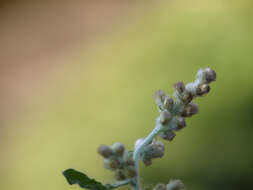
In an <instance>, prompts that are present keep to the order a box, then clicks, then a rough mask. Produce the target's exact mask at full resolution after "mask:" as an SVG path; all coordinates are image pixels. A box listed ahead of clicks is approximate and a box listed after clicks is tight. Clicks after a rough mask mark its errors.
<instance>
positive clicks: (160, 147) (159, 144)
mask: <svg viewBox="0 0 253 190" xmlns="http://www.w3.org/2000/svg"><path fill="white" fill-rule="evenodd" d="M156 146H157V147H158V148H159V149H160V150H162V151H163V152H164V150H165V148H164V144H163V143H162V142H161V141H156Z"/></svg>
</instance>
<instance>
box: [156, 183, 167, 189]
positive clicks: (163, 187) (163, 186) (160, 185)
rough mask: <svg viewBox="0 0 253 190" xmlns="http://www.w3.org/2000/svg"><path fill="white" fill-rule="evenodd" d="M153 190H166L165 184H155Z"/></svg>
mask: <svg viewBox="0 0 253 190" xmlns="http://www.w3.org/2000/svg"><path fill="white" fill-rule="evenodd" d="M153 190H166V185H165V184H162V183H160V184H157V185H156V186H155V187H154V188H153Z"/></svg>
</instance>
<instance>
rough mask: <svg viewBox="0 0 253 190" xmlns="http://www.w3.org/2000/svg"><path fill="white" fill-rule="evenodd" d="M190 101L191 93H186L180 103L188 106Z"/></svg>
mask: <svg viewBox="0 0 253 190" xmlns="http://www.w3.org/2000/svg"><path fill="white" fill-rule="evenodd" d="M192 99H193V95H192V93H190V92H186V93H185V94H184V95H183V97H182V102H184V103H185V104H188V103H190V102H191V101H192Z"/></svg>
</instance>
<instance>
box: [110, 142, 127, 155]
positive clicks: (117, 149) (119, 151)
mask: <svg viewBox="0 0 253 190" xmlns="http://www.w3.org/2000/svg"><path fill="white" fill-rule="evenodd" d="M112 150H113V152H114V153H115V154H116V155H117V156H120V157H121V156H123V154H124V151H125V146H124V145H123V144H121V143H119V142H117V143H114V144H113V145H112Z"/></svg>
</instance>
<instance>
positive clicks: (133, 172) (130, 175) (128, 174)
mask: <svg viewBox="0 0 253 190" xmlns="http://www.w3.org/2000/svg"><path fill="white" fill-rule="evenodd" d="M125 175H126V177H127V178H134V177H136V175H137V172H136V170H135V168H134V167H127V168H126V169H125Z"/></svg>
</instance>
